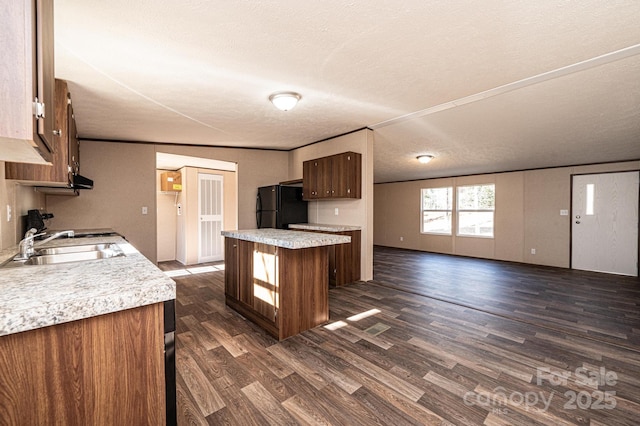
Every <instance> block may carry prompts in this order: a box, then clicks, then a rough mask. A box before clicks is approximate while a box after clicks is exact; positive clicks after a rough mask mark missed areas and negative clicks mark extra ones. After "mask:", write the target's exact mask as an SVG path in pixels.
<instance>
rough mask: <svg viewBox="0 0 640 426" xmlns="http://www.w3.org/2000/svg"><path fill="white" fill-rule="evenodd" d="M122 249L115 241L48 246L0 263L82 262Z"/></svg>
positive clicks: (112, 253) (12, 265) (21, 264)
mask: <svg viewBox="0 0 640 426" xmlns="http://www.w3.org/2000/svg"><path fill="white" fill-rule="evenodd" d="M124 255H125V254H124V252H123V251H122V249H121V248H120V247H119V246H118V245H117V244H115V243H104V244H85V245H78V246H64V247H50V248H43V249H39V250H36V254H35V255H33V256H31V257H30V258H29V259H27V260H24V259H9V261H7V262H5V263H4V264H2V265H1V267H3V268H7V267H16V266H24V265H53V264H57V263H68V262H84V261H88V260H97V259H108V258H111V257H120V256H124Z"/></svg>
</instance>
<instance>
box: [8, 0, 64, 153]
mask: <svg viewBox="0 0 640 426" xmlns="http://www.w3.org/2000/svg"><path fill="white" fill-rule="evenodd" d="M0 22H2V25H1V26H0V40H1V43H0V55H1V57H2V58H3V64H2V66H1V67H0V81H2V92H1V93H0V111H2V114H1V115H0V161H15V162H26V163H40V164H44V163H46V162H50V161H51V160H52V157H53V153H54V150H55V148H54V145H55V141H54V137H55V134H54V130H55V127H54V123H55V112H54V110H55V108H54V101H55V83H54V51H53V1H52V0H24V1H2V2H0Z"/></svg>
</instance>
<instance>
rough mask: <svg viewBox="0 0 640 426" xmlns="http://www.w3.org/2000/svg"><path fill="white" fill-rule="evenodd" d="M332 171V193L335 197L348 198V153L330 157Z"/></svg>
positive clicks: (349, 174)
mask: <svg viewBox="0 0 640 426" xmlns="http://www.w3.org/2000/svg"><path fill="white" fill-rule="evenodd" d="M331 163H332V164H331V165H332V168H331V171H332V175H331V178H332V193H331V196H332V197H335V198H349V195H350V192H351V191H350V189H351V186H350V183H351V182H349V180H350V177H351V173H349V172H350V170H349V166H350V165H351V163H350V156H349V154H348V153H344V154H338V155H334V156H333V157H331Z"/></svg>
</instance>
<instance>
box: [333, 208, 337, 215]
mask: <svg viewBox="0 0 640 426" xmlns="http://www.w3.org/2000/svg"><path fill="white" fill-rule="evenodd" d="M333 214H335V215H336V216H338V208H337V207H336V208H335V209H334V210H333Z"/></svg>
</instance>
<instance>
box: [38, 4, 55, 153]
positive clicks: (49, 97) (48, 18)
mask: <svg viewBox="0 0 640 426" xmlns="http://www.w3.org/2000/svg"><path fill="white" fill-rule="evenodd" d="M35 6H36V8H35V21H36V26H35V28H34V29H35V40H36V62H35V64H36V65H35V66H36V75H37V78H34V79H33V80H34V81H33V84H34V91H33V93H37V97H38V101H39V102H42V103H44V105H45V109H44V117H41V118H36V117H35V116H34V120H36V123H35V125H34V130H36V131H35V132H34V135H33V137H34V139H35V138H40V139H41V140H42V142H44V144H45V145H46V146H47V147H48V148H49V150H50V151H51V152H55V148H54V140H53V139H54V133H53V130H54V124H55V81H54V79H55V77H54V75H55V69H54V57H53V55H54V53H53V1H49V0H35Z"/></svg>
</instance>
